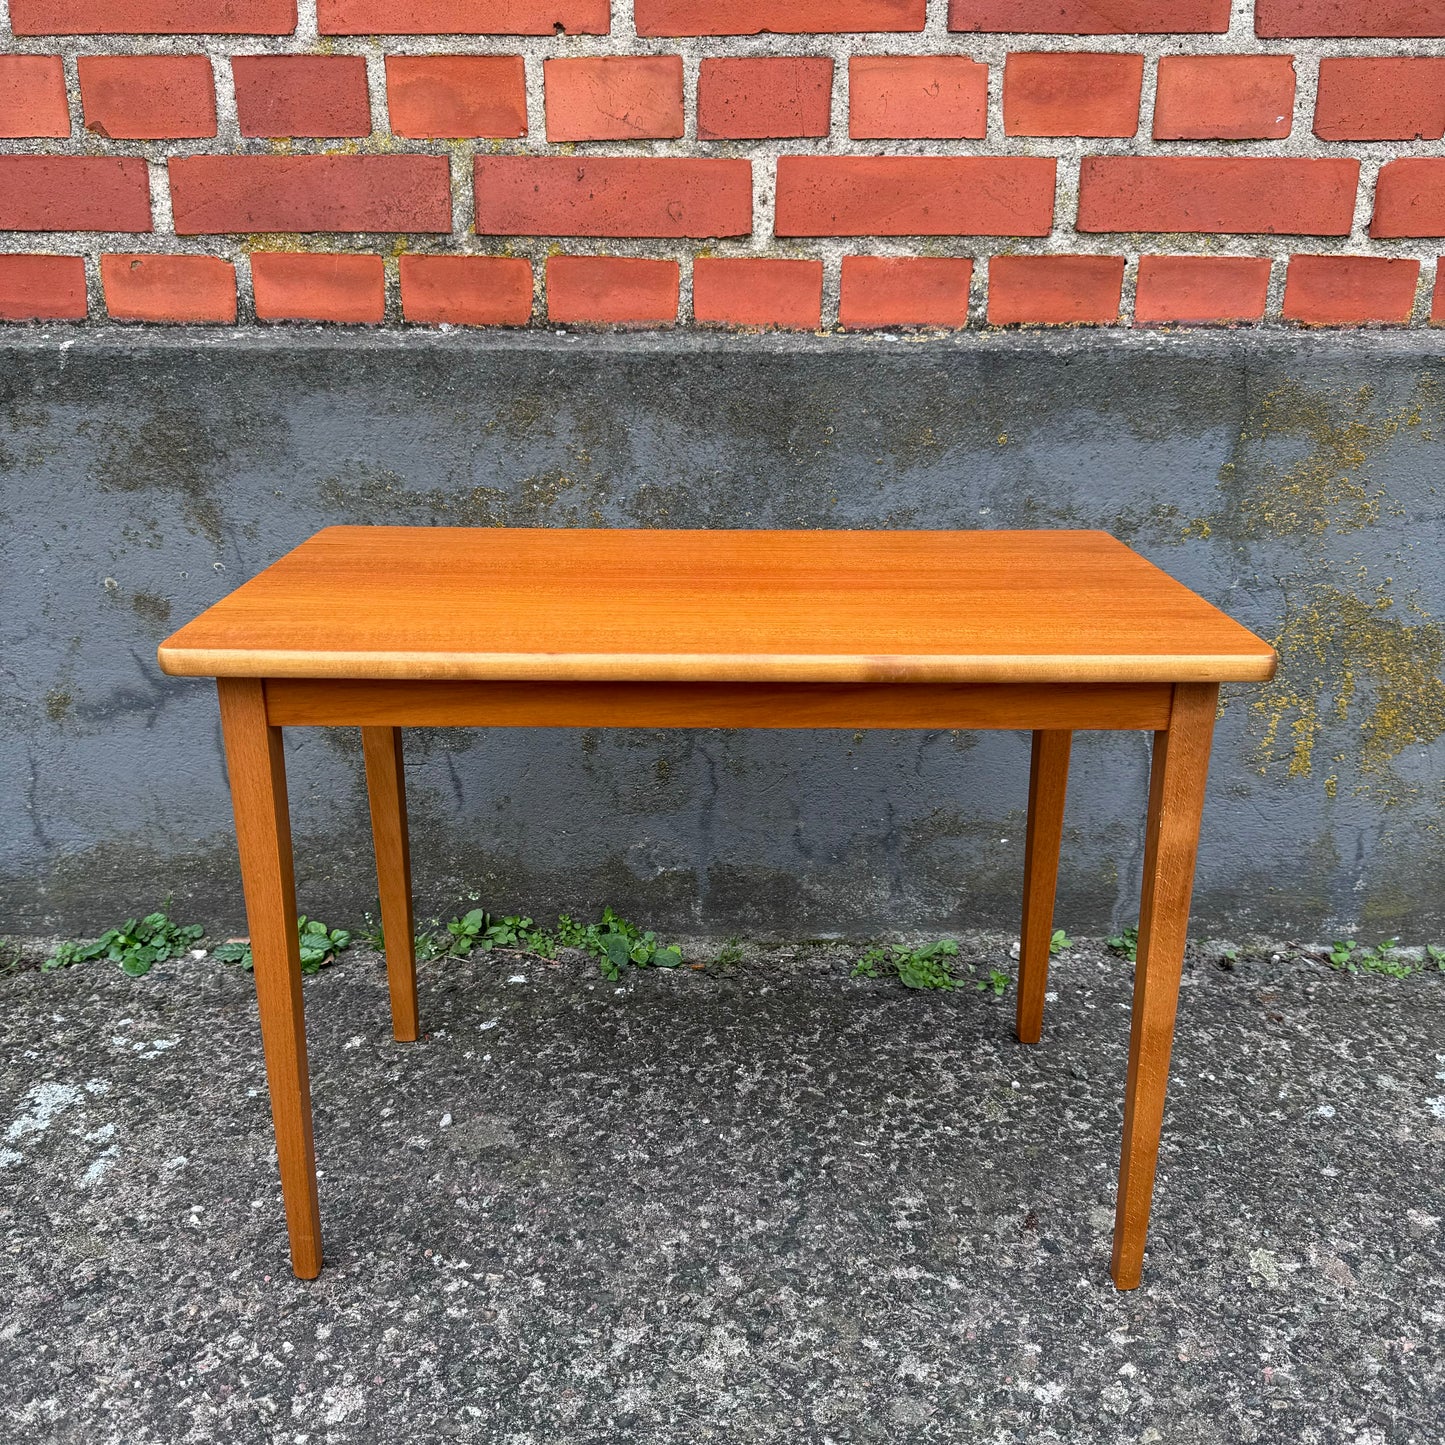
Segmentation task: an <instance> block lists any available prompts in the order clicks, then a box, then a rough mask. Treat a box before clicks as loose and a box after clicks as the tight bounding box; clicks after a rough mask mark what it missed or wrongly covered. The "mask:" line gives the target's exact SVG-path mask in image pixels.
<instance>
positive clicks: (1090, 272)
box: [988, 256, 1124, 326]
mask: <svg viewBox="0 0 1445 1445" xmlns="http://www.w3.org/2000/svg"><path fill="white" fill-rule="evenodd" d="M1123 292H1124V258H1123V257H1122V256H995V257H994V258H993V259H992V260H991V261H990V262H989V263H988V323H989V325H990V326H1012V325H1016V324H1019V323H1025V322H1040V323H1044V324H1047V325H1051V326H1077V325H1080V324H1089V323H1095V324H1105V325H1107V324H1109V323H1111V322H1115V321H1117V320H1118V319H1119V303H1120V299H1121V298H1122V296H1123Z"/></svg>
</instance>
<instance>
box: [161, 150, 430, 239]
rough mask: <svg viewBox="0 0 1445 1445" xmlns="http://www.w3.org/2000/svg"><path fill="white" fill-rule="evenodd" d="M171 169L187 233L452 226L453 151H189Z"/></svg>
mask: <svg viewBox="0 0 1445 1445" xmlns="http://www.w3.org/2000/svg"><path fill="white" fill-rule="evenodd" d="M170 175H171V209H172V212H173V214H174V216H175V228H176V233H177V235H182V236H195V235H202V234H207V233H210V234H227V233H231V234H245V233H246V232H249V231H450V230H451V228H452V195H451V169H450V167H449V166H448V164H447V160H446V157H445V156H181V157H176V158H173V159H172V160H171V161H170Z"/></svg>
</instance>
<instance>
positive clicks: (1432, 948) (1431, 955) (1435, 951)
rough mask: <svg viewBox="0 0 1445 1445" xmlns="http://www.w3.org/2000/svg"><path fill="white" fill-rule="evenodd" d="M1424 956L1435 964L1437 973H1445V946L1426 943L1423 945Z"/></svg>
mask: <svg viewBox="0 0 1445 1445" xmlns="http://www.w3.org/2000/svg"><path fill="white" fill-rule="evenodd" d="M1425 957H1426V958H1427V959H1428V960H1429V961H1430V962H1431V963H1433V964H1434V965H1435V968H1436V970H1437V971H1438V972H1439V973H1445V948H1442V947H1441V946H1440V945H1439V944H1438V943H1427V944H1426V945H1425Z"/></svg>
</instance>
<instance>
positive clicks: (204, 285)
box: [100, 255, 236, 323]
mask: <svg viewBox="0 0 1445 1445" xmlns="http://www.w3.org/2000/svg"><path fill="white" fill-rule="evenodd" d="M100 282H101V285H102V286H103V287H104V288H105V307H106V310H107V311H109V312H110V314H111V316H112V318H113V319H114V320H116V321H215V322H221V323H229V322H233V321H235V319H236V268H235V267H234V266H233V265H232V264H231V263H230V262H229V261H223V260H221V259H220V257H219V256H151V255H145V256H109V255H108V256H102V257H101V258H100Z"/></svg>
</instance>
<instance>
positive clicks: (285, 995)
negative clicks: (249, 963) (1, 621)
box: [217, 677, 321, 1279]
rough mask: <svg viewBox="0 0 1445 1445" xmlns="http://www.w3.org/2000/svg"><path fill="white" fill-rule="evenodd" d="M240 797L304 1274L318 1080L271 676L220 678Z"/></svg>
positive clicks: (279, 1119) (244, 868)
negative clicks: (309, 1057) (310, 1066)
mask: <svg viewBox="0 0 1445 1445" xmlns="http://www.w3.org/2000/svg"><path fill="white" fill-rule="evenodd" d="M217 688H218V690H219V692H220V697H221V727H222V731H223V732H224V734H225V739H226V766H227V769H228V771H229V772H230V775H231V805H232V807H233V809H234V810H235V814H236V842H237V844H238V846H239V849H240V854H241V883H242V886H243V888H244V889H245V894H246V917H247V920H248V921H249V923H250V929H251V957H252V959H253V960H254V962H255V978H256V1001H257V1003H258V1005H259V1008H260V1014H261V1041H262V1044H263V1045H264V1047H265V1051H266V1080H267V1083H268V1084H269V1085H270V1089H271V1119H272V1121H273V1123H274V1124H275V1127H276V1157H277V1161H278V1163H279V1165H280V1170H281V1193H282V1196H283V1198H284V1199H285V1201H286V1229H287V1231H288V1233H289V1234H290V1236H291V1267H292V1269H293V1270H295V1272H296V1274H297V1276H298V1277H299V1278H301V1279H315V1277H316V1276H317V1275H318V1274H319V1273H320V1271H321V1211H320V1207H319V1205H318V1204H317V1199H316V1147H315V1143H314V1141H313V1139H312V1133H311V1081H310V1077H309V1075H308V1072H307V1067H306V1023H305V1019H304V1018H303V1017H302V1012H301V953H300V948H299V945H298V942H297V937H296V881H295V878H294V876H293V874H292V870H291V817H290V813H289V811H288V809H287V806H286V762H285V758H284V756H283V754H282V750H281V729H280V728H275V727H271V726H270V725H269V724H268V723H267V721H266V701H265V693H264V684H262V683H261V682H260V681H259V680H257V679H254V678H226V677H223V678H218V679H217Z"/></svg>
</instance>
